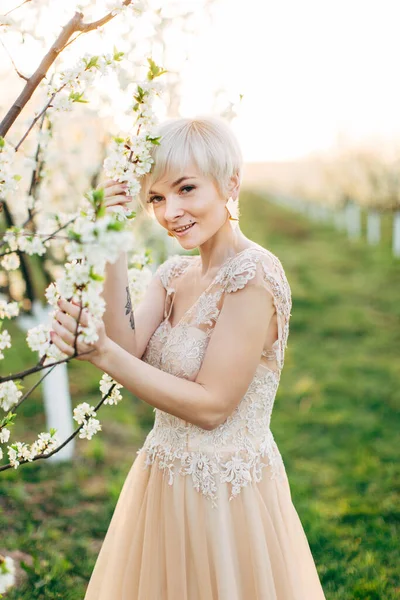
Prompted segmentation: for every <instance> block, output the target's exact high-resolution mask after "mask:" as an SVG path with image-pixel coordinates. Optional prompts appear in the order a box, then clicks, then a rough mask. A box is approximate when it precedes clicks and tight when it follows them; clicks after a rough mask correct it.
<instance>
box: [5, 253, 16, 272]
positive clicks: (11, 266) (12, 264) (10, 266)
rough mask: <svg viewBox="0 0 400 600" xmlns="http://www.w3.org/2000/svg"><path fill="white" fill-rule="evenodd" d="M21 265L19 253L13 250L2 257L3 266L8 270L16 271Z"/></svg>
mask: <svg viewBox="0 0 400 600" xmlns="http://www.w3.org/2000/svg"><path fill="white" fill-rule="evenodd" d="M19 265H20V260H19V256H18V254H16V252H11V253H10V254H5V255H4V256H3V258H2V259H1V266H2V267H3V268H4V269H5V270H6V271H15V269H18V267H19Z"/></svg>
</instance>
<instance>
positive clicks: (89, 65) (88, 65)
mask: <svg viewBox="0 0 400 600" xmlns="http://www.w3.org/2000/svg"><path fill="white" fill-rule="evenodd" d="M98 61H99V57H98V56H92V57H91V58H90V59H89V60H88V59H87V58H84V59H83V62H84V63H85V65H86V69H91V68H92V67H96V68H98V67H99V64H98Z"/></svg>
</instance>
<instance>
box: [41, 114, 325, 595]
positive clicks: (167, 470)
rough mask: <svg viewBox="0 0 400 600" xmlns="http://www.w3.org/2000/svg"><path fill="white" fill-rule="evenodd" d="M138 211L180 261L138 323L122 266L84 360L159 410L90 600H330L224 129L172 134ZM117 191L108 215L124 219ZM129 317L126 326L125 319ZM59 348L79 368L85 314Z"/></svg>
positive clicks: (283, 328) (278, 337)
mask: <svg viewBox="0 0 400 600" xmlns="http://www.w3.org/2000/svg"><path fill="white" fill-rule="evenodd" d="M159 135H161V136H162V138H161V144H160V146H155V147H154V154H153V158H154V161H155V163H154V165H153V169H152V171H151V173H149V174H147V175H146V176H144V177H143V180H142V182H141V183H142V191H141V201H142V203H143V205H144V206H145V207H146V209H147V210H149V212H150V211H152V214H153V215H154V216H155V218H156V219H157V221H158V222H159V224H160V225H161V226H162V227H164V228H165V229H166V230H167V232H168V234H169V235H173V236H175V237H176V239H177V240H178V241H179V243H180V244H181V246H182V248H183V249H184V250H192V249H193V248H197V247H198V248H199V251H200V255H176V256H172V257H170V258H169V259H168V260H167V261H165V262H164V263H163V264H162V265H161V266H160V267H159V268H158V270H157V271H156V273H155V275H154V277H153V280H152V281H151V283H150V285H149V288H148V290H147V292H146V295H145V297H144V299H143V301H142V302H141V303H140V306H139V307H138V308H137V310H136V311H135V314H134V315H133V312H131V303H130V298H129V292H128V284H127V273H126V258H125V257H123V258H121V260H120V261H119V262H118V263H117V264H115V265H110V266H109V267H108V272H107V278H106V279H107V281H106V287H105V292H104V294H105V298H106V301H107V311H106V313H105V315H104V326H103V325H102V326H100V327H99V341H98V342H97V343H96V344H95V347H94V348H93V347H90V346H85V345H84V344H81V345H80V347H78V350H79V351H81V352H88V350H93V352H92V353H90V354H87V355H85V358H87V359H89V360H90V361H91V362H92V363H93V364H94V365H96V366H97V367H98V368H99V369H101V370H103V371H106V372H107V373H109V374H110V375H111V377H113V378H114V379H116V380H117V381H118V382H119V383H121V384H122V385H123V386H124V387H125V388H127V389H128V390H130V391H131V392H133V393H134V394H135V395H136V396H138V397H139V398H141V399H142V400H144V401H145V402H147V403H148V404H150V405H151V406H153V407H154V408H155V413H156V414H155V424H154V427H153V429H152V430H151V431H150V433H149V435H148V436H147V438H146V441H145V443H144V446H143V447H142V448H141V449H140V450H139V452H138V457H137V458H136V460H135V462H134V464H133V466H132V468H131V470H130V472H129V474H128V476H127V479H126V481H125V484H124V486H123V489H122V491H121V494H120V497H119V500H118V503H117V506H116V508H115V511H114V514H113V517H112V520H111V523H110V526H109V529H108V532H107V535H106V538H105V540H104V543H103V546H102V548H101V551H100V554H99V556H98V559H97V562H96V565H95V568H94V571H93V574H92V577H91V579H90V582H89V586H88V589H87V592H86V595H85V600H184V599H186V600H217V599H218V600H261V599H262V600H322V599H323V598H324V594H323V591H322V588H321V584H320V581H319V578H318V575H317V571H316V568H315V564H314V561H313V557H312V555H311V552H310V548H309V545H308V542H307V539H306V537H305V534H304V531H303V528H302V525H301V522H300V520H299V517H298V515H297V512H296V510H295V508H294V506H293V504H292V501H291V495H290V489H289V483H288V480H287V476H286V472H285V467H284V464H283V461H282V458H281V455H280V453H279V450H278V448H277V445H276V443H275V441H274V438H273V435H272V432H271V430H270V419H271V413H272V408H273V403H274V399H275V395H276V392H277V389H278V385H279V379H280V375H281V371H282V368H283V363H284V352H285V347H286V346H287V340H288V333H289V318H290V310H291V306H292V304H291V293H290V287H289V284H288V282H287V279H286V276H285V273H284V270H283V267H282V264H281V262H280V261H279V259H278V258H277V257H276V256H275V255H274V254H272V252H270V251H269V250H267V249H264V248H262V247H261V246H259V245H258V244H256V243H255V242H253V241H252V240H250V239H248V238H247V237H246V236H244V235H243V233H242V232H241V231H240V227H239V226H238V223H237V221H235V220H234V218H235V217H234V216H233V215H234V213H235V212H237V210H236V208H237V203H238V196H239V187H240V182H241V170H242V159H241V152H240V149H239V147H238V144H237V141H236V139H235V138H234V136H233V134H232V132H231V130H230V128H229V127H228V126H227V125H225V124H224V123H223V122H222V121H221V120H219V119H215V118H199V119H177V120H173V121H169V122H167V123H165V124H164V125H162V126H161V127H160V130H159ZM124 190H125V186H124V185H120V184H116V183H115V182H112V181H109V182H108V183H107V187H106V197H107V204H108V205H109V206H112V205H115V204H124V203H127V202H129V201H130V200H131V199H130V198H129V197H126V196H124ZM126 307H128V310H126ZM60 308H61V311H60V312H59V313H58V314H57V320H56V321H55V322H54V324H53V325H54V332H55V333H54V336H53V341H54V343H56V344H57V346H58V347H59V348H60V349H61V350H63V351H65V352H68V353H71V350H72V347H73V343H74V332H75V330H76V319H77V318H78V315H79V309H78V307H76V306H74V305H73V304H70V303H68V302H66V301H61V303H60Z"/></svg>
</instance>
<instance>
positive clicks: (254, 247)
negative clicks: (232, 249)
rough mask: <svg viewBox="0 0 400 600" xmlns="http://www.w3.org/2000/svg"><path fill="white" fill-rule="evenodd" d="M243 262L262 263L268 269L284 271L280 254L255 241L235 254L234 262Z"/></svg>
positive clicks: (236, 263)
mask: <svg viewBox="0 0 400 600" xmlns="http://www.w3.org/2000/svg"><path fill="white" fill-rule="evenodd" d="M241 263H243V264H245V263H253V264H254V265H256V264H257V263H261V264H262V266H263V267H264V269H265V270H267V271H271V272H274V271H276V272H279V273H282V272H283V273H284V268H283V265H282V262H281V260H280V259H279V258H278V256H276V254H274V253H273V252H271V250H269V249H267V248H264V247H263V246H260V244H256V243H255V242H253V243H252V244H251V245H250V246H248V247H247V248H245V249H244V250H242V251H241V252H239V253H238V254H237V255H236V256H235V258H234V261H233V264H234V265H240V264H241Z"/></svg>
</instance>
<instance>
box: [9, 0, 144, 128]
mask: <svg viewBox="0 0 400 600" xmlns="http://www.w3.org/2000/svg"><path fill="white" fill-rule="evenodd" d="M131 1H132V0H125V2H124V5H125V6H128V5H129V4H131ZM115 16H116V15H114V14H113V13H108V14H107V15H105V16H104V17H103V18H102V19H98V20H97V21H93V22H92V23H84V22H83V17H84V15H83V13H81V12H76V13H75V14H74V16H73V17H72V19H70V20H69V21H68V23H67V24H66V25H65V26H64V27H63V29H62V30H61V33H60V35H59V36H58V38H57V39H56V41H55V42H54V44H53V45H52V47H51V48H50V50H49V51H48V52H47V54H46V55H45V57H44V58H43V60H42V62H41V63H40V65H39V66H38V68H37V69H36V71H35V72H34V73H33V75H32V76H31V77H30V78H29V79H28V81H27V82H26V85H25V87H24V89H23V90H22V92H21V94H20V95H19V96H18V98H17V99H16V101H15V102H14V104H13V105H12V107H11V108H10V110H9V111H8V113H7V114H6V116H5V117H4V119H3V120H2V122H1V123H0V136H1V137H5V135H6V134H7V133H8V131H9V129H10V128H11V126H12V125H13V124H14V122H15V120H16V119H17V118H18V116H19V115H20V113H21V111H22V109H23V108H24V106H25V105H26V104H27V102H28V101H29V99H30V98H31V97H32V94H33V93H34V91H35V90H36V88H37V87H38V85H39V84H40V82H41V81H42V79H43V78H44V77H45V76H46V73H47V71H48V70H49V68H50V67H51V65H52V64H53V62H54V61H55V60H56V58H57V56H58V55H59V54H60V52H62V51H63V50H64V48H65V46H66V45H67V43H68V41H69V39H70V37H71V36H72V35H73V34H74V33H76V32H77V31H81V32H83V33H88V32H89V31H93V30H95V29H98V28H99V27H102V26H103V25H105V24H106V23H108V22H109V21H111V19H113V18H114V17H115Z"/></svg>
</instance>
